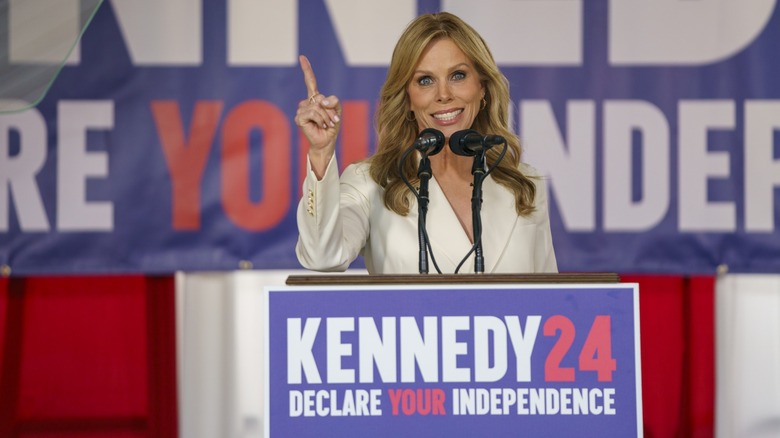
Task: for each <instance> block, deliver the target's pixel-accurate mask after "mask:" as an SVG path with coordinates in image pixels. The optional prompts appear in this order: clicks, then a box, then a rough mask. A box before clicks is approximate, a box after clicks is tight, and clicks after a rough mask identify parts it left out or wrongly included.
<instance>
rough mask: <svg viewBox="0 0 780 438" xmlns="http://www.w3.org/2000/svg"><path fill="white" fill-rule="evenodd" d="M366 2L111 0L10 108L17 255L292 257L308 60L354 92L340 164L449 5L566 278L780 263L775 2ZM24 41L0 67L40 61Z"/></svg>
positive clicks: (209, 262)
mask: <svg viewBox="0 0 780 438" xmlns="http://www.w3.org/2000/svg"><path fill="white" fill-rule="evenodd" d="M366 4H367V3H365V2H362V1H358V0H321V1H320V0H310V1H299V2H294V1H293V2H274V3H273V4H272V3H271V2H238V1H209V2H198V1H195V0H169V1H166V2H155V1H152V0H139V1H134V2H120V1H106V2H104V3H103V4H102V5H101V7H100V8H99V10H98V12H97V14H96V15H95V17H94V20H93V21H92V22H91V24H90V26H89V27H88V28H87V30H86V32H85V34H84V35H83V38H82V39H81V41H80V44H79V45H78V46H77V47H76V50H75V51H74V53H73V54H72V55H71V57H70V58H69V60H68V62H67V63H66V65H65V66H64V68H63V69H62V71H61V73H60V74H59V76H58V77H57V79H56V80H55V81H54V83H53V84H52V87H51V89H50V91H49V93H48V95H47V97H46V98H45V99H44V100H43V101H42V102H40V104H39V105H37V106H36V107H35V108H33V109H30V110H27V111H24V112H20V113H15V114H6V115H0V265H2V266H3V267H4V268H3V269H4V271H5V272H8V271H10V272H13V273H14V274H22V275H28V274H52V273H104V272H105V273H108V272H146V273H167V272H172V271H175V270H187V271H193V270H233V269H238V268H255V269H290V268H298V267H299V264H298V262H297V260H296V258H295V254H294V245H295V242H296V239H297V229H296V224H295V209H296V205H297V202H298V199H299V198H300V182H301V180H302V173H303V172H302V169H303V168H304V160H305V156H306V155H305V151H306V148H307V146H306V144H305V141H304V140H303V139H302V137H301V135H300V134H299V132H298V129H297V127H296V126H295V124H294V123H293V117H294V114H295V111H296V108H297V105H298V102H299V101H300V100H301V99H304V98H306V88H305V86H304V82H303V75H302V74H301V72H300V68H299V67H298V65H297V57H298V54H300V53H303V54H306V55H307V56H308V57H309V59H310V60H311V61H312V65H313V68H314V71H315V73H316V74H317V79H318V86H319V88H320V90H321V91H322V92H323V93H325V94H334V95H337V96H339V98H340V99H341V101H342V102H343V105H344V114H343V119H344V122H343V126H342V131H341V136H340V144H339V146H338V158H339V164H340V166H341V167H342V168H343V167H344V166H345V165H346V164H348V163H350V162H352V161H355V160H359V159H362V158H364V157H366V156H368V155H370V154H371V153H372V152H373V151H374V144H375V133H374V132H373V116H374V112H375V109H376V103H375V102H376V100H377V95H378V91H379V88H380V86H381V84H382V82H383V81H384V78H385V74H386V68H387V63H388V61H389V59H390V54H391V52H392V48H393V46H394V44H395V41H396V40H397V39H398V36H399V35H400V33H401V31H402V30H403V28H404V27H405V25H406V24H407V23H408V22H409V21H411V20H412V19H413V18H414V17H415V16H416V15H418V14H419V13H423V12H434V11H439V10H446V11H450V12H453V13H455V14H457V15H459V16H461V17H462V18H464V19H465V20H466V21H467V22H469V23H470V24H472V25H473V26H474V27H475V28H476V29H477V30H478V31H479V32H480V33H481V34H482V35H483V36H484V37H485V39H486V40H487V41H488V44H489V45H490V47H491V49H492V50H493V53H494V56H495V58H496V60H497V62H498V64H499V66H500V67H501V68H502V71H503V72H504V73H505V75H506V76H507V78H508V79H509V82H510V86H511V94H512V102H513V108H512V115H511V120H512V123H513V127H514V128H516V129H517V132H518V134H519V136H520V138H521V142H522V144H523V146H524V148H525V149H524V150H525V152H524V157H523V160H524V161H526V162H528V163H530V164H531V165H533V166H534V167H536V168H538V169H540V170H541V171H542V172H543V173H544V174H545V175H547V176H548V184H549V187H550V213H551V224H552V233H553V241H554V244H555V249H556V255H557V258H558V266H559V269H560V270H561V271H608V272H621V273H631V272H648V273H687V274H691V273H714V272H715V271H716V269H717V268H718V267H721V266H722V267H726V268H728V269H729V270H730V271H731V272H770V273H772V272H780V233H778V226H779V225H780V191H778V187H779V186H780V146H778V144H779V143H780V140H779V138H778V135H777V132H778V130H780V81H778V80H777V78H778V77H780V58H778V57H777V56H776V52H777V41H780V13H778V12H777V10H776V7H775V6H776V5H775V0H752V1H750V2H749V3H745V2H744V0H717V1H708V2H682V1H663V2H646V1H644V0H619V1H616V0H613V1H607V0H594V1H583V0H564V1H556V2H518V1H511V0H486V1H480V2H467V1H462V0H441V1H419V2H418V1H413V0H400V1H384V2H374V3H371V7H366V6H365V5H366ZM9 7H10V8H14V7H17V6H14V3H12V4H11V5H10V6H9ZM15 17H18V15H15V14H13V13H9V14H8V17H7V20H9V26H8V27H9V29H18V28H19V26H16V25H15V24H14V23H12V21H13V20H16V19H17V18H15ZM17 24H18V23H17ZM9 32H11V30H9ZM17 41H18V40H17V39H14V38H8V39H6V44H7V45H8V46H9V47H8V50H7V51H6V52H5V54H0V56H4V57H5V58H2V59H0V61H2V64H0V67H2V68H3V69H6V68H15V67H17V66H24V65H28V64H29V63H33V62H40V61H34V60H30V59H26V58H25V57H24V48H23V47H16V46H15V44H17ZM487 221H488V219H486V226H488V225H487ZM361 263H362V261H360V260H358V261H357V262H356V265H355V266H361Z"/></svg>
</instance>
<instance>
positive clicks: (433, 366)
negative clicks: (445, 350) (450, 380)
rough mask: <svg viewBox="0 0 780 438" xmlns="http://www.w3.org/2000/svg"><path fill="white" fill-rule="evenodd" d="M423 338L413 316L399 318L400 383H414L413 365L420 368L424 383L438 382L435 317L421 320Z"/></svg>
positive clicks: (437, 339)
mask: <svg viewBox="0 0 780 438" xmlns="http://www.w3.org/2000/svg"><path fill="white" fill-rule="evenodd" d="M423 327H424V330H425V338H423V335H422V334H421V333H420V328H419V327H418V326H417V321H416V320H415V319H414V317H413V316H402V317H401V348H402V349H401V381H402V382H414V381H415V372H414V364H415V362H417V366H418V367H419V368H420V375H421V376H422V379H423V381H424V382H436V381H438V380H439V364H438V358H439V354H438V351H439V338H438V336H439V330H438V326H437V325H436V317H434V316H426V317H424V318H423Z"/></svg>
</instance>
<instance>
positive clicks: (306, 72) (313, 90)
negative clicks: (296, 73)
mask: <svg viewBox="0 0 780 438" xmlns="http://www.w3.org/2000/svg"><path fill="white" fill-rule="evenodd" d="M298 60H299V61H300V63H301V70H302V71H303V80H304V82H306V91H308V93H309V97H312V96H314V95H316V94H318V93H319V91H318V90H317V78H316V77H315V76H314V70H312V68H311V63H310V62H309V58H307V57H306V56H304V55H301V56H299V57H298Z"/></svg>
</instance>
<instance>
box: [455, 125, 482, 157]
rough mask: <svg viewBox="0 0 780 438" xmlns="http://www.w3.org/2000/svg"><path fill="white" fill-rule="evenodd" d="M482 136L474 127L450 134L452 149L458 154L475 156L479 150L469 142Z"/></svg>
mask: <svg viewBox="0 0 780 438" xmlns="http://www.w3.org/2000/svg"><path fill="white" fill-rule="evenodd" d="M481 138H482V136H481V135H480V134H479V132H477V131H475V130H473V129H464V130H462V131H458V132H456V133H454V134H452V135H451V136H450V149H452V152H454V153H455V154H456V155H465V156H467V157H473V156H474V155H477V152H476V150H474V148H470V147H469V143H473V142H474V141H477V142H478V141H479V140H480V139H481Z"/></svg>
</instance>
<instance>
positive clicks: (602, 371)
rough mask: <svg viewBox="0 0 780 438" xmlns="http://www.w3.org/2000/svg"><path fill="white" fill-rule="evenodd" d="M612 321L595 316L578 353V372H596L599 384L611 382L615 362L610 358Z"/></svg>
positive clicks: (604, 316)
mask: <svg viewBox="0 0 780 438" xmlns="http://www.w3.org/2000/svg"><path fill="white" fill-rule="evenodd" d="M611 321H612V319H611V318H610V317H609V315H597V316H596V319H594V320H593V325H592V326H591V327H590V333H588V338H587V339H585V345H583V346H582V351H581V352H580V370H581V371H596V372H597V373H598V379H599V382H611V381H612V372H613V371H615V370H616V369H617V361H616V360H615V359H613V358H612V329H611V327H612V323H611Z"/></svg>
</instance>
